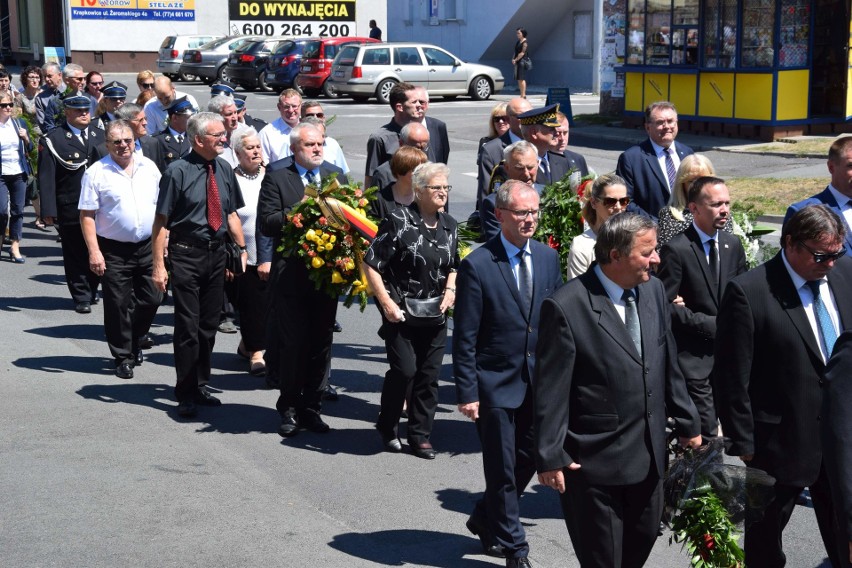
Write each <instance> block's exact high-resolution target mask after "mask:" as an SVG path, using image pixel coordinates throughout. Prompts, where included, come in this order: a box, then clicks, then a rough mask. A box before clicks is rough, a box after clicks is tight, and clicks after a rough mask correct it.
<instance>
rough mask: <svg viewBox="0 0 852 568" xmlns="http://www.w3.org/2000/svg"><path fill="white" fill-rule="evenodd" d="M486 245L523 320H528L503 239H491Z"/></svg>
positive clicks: (528, 316)
mask: <svg viewBox="0 0 852 568" xmlns="http://www.w3.org/2000/svg"><path fill="white" fill-rule="evenodd" d="M486 246H487V247H488V248H489V249H490V250H491V255H492V258H493V259H494V262H496V263H497V268H498V269H499V270H500V274H501V275H502V276H503V280H504V281H505V282H506V287H507V288H509V292H510V293H511V294H512V298H514V299H515V304H517V306H518V310H519V311H520V312H521V315H522V316H523V317H524V320H526V321H527V322H528V321H529V320H530V315H529V314H528V313H524V312H525V311H526V308H525V307H524V302H523V300H521V293H520V292H519V291H518V282H517V281H516V280H515V275H514V273H512V268H511V266H510V265H509V257H508V255H507V254H506V247H504V246H503V241H501V240H500V238H499V237H498V238H496V239H491V241H489V242H488V244H487V245H486ZM534 258H535V257H533V259H534ZM533 262H535V260H533ZM533 282H535V267H533ZM533 289H535V284H533Z"/></svg>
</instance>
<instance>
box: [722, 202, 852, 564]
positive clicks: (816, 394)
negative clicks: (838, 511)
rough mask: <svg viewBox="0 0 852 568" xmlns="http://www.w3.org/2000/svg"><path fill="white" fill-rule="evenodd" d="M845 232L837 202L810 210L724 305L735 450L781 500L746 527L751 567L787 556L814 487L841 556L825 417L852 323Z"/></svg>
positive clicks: (736, 284)
mask: <svg viewBox="0 0 852 568" xmlns="http://www.w3.org/2000/svg"><path fill="white" fill-rule="evenodd" d="M845 236H846V230H845V228H844V226H843V223H842V222H841V221H840V218H839V217H838V216H837V214H836V213H834V211H832V210H831V209H830V208H829V207H827V206H825V205H810V206H808V207H805V208H803V209H801V210H800V211H798V212H797V213H795V214H794V215H793V216H792V217H791V218H790V220H789V221H787V223H786V224H785V225H784V228H783V229H782V233H781V244H782V246H783V249H782V251H781V252H779V253H778V254H777V255H776V256H775V257H774V258H772V259H770V260H769V261H767V262H766V263H764V264H762V265H760V266H758V267H757V268H755V269H753V270H750V271H749V272H746V273H745V274H743V275H741V276H738V277H737V278H734V279H733V280H732V281H731V282H730V283H729V284H728V287H727V289H726V290H725V294H724V296H723V298H722V305H721V306H720V308H719V315H718V317H717V319H716V350H715V363H714V366H713V381H714V384H713V392H714V394H715V396H716V408H717V410H718V412H719V419H720V420H721V422H722V431H723V432H724V434H725V437H726V438H727V440H726V442H727V453H728V454H729V455H732V456H739V457H740V458H741V459H742V460H743V461H744V462H745V463H746V464H747V465H748V466H749V467H754V468H758V469H761V470H764V471H766V472H767V473H769V474H770V475H771V476H773V477H775V479H776V484H775V499H774V500H773V501H772V503H771V504H770V505H769V506H768V508H767V509H766V511H764V512H763V515H762V518H761V519H760V520H759V521H757V522H755V523H753V524H751V525H750V526H747V527H746V529H745V555H746V557H745V561H746V565H747V566H749V568H761V567H773V568H774V567H781V566H784V565H785V562H786V558H785V556H784V552H783V550H782V545H781V536H782V532H783V530H784V527H785V526H786V525H787V522H788V521H789V520H790V515H791V514H792V512H793V507H794V506H795V504H796V498H797V497H798V496H799V493H801V491H802V489H803V488H805V487H809V488H810V494H811V499H812V500H813V506H814V512H815V513H816V517H817V523H818V524H819V527H820V533H821V535H822V539H823V543H824V544H825V549H826V551H827V552H828V556H829V558H830V559H831V562H832V565H833V566H840V565H841V564H840V562H839V559H840V558H841V555H840V552H839V541H838V539H837V534H836V532H837V524H836V519H835V518H834V511H833V508H832V505H831V495H830V491H829V488H828V483H827V479H826V474H825V469H824V467H823V450H822V444H821V443H820V430H819V424H820V404H821V401H822V392H821V390H822V387H823V373H824V371H825V362H826V361H827V360H828V358H829V357H830V355H831V352H832V347H833V345H834V342H835V340H836V338H837V335H838V334H839V332H840V331H841V330H843V329H844V328H846V327H848V326H850V325H852V259H848V258H840V257H842V256H843V255H844V254H845V252H846V249H845V248H844V246H843V241H844V238H845Z"/></svg>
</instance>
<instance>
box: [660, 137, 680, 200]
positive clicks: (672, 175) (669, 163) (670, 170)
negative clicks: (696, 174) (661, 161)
mask: <svg viewBox="0 0 852 568" xmlns="http://www.w3.org/2000/svg"><path fill="white" fill-rule="evenodd" d="M663 152H665V153H666V176H667V177H668V178H669V191H672V190H673V189H674V186H675V179H676V178H677V171H676V170H675V167H674V160H672V152H674V148H672V147H671V146H669V147H668V148H666V149H665V150H663Z"/></svg>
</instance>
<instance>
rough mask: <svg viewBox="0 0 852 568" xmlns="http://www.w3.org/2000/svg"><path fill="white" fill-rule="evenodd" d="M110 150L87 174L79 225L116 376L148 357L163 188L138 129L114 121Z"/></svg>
mask: <svg viewBox="0 0 852 568" xmlns="http://www.w3.org/2000/svg"><path fill="white" fill-rule="evenodd" d="M104 135H105V136H106V145H107V149H108V150H109V155H108V156H106V157H105V158H103V159H101V160H99V161H98V162H96V163H95V164H93V165H92V167H90V168H89V169H88V171H86V173H85V174H84V175H83V187H82V190H81V192H80V202H79V204H78V206H79V209H80V225H81V227H82V230H83V238H84V239H85V240H86V245H87V246H88V249H89V268H90V269H91V271H92V272H94V273H95V274H97V275H98V276H100V277H101V279H102V282H103V290H104V330H105V332H106V338H107V344H108V345H109V350H110V353H112V356H113V358H114V359H115V376H117V377H118V378H120V379H132V378H133V367H134V366H135V365H141V364H142V361H143V360H144V358H143V356H142V349H141V348H140V347H139V340H140V339H141V338H142V336H144V335H145V334H146V333H148V329H149V328H150V327H151V322H153V321H154V316H155V315H156V314H157V307H158V306H159V305H160V300H161V298H162V296H161V294H160V291H159V290H157V288H156V287H155V286H154V281H153V280H152V279H151V274H152V272H153V259H152V256H151V228H152V226H153V224H154V208H155V207H156V205H157V194H158V193H159V187H160V172H159V170H158V169H157V165H156V164H154V162H152V161H151V160H149V159H148V158H146V157H144V156H135V155H134V153H133V133H132V131H131V129H130V125H129V124H128V123H127V122H125V121H123V120H112V121H110V122H109V123H108V124H107V126H106V131H105V133H104Z"/></svg>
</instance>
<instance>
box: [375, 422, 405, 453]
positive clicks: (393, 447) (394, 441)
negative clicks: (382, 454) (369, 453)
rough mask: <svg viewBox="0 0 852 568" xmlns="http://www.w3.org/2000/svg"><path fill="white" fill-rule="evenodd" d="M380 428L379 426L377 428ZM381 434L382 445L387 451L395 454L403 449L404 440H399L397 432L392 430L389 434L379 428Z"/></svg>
mask: <svg viewBox="0 0 852 568" xmlns="http://www.w3.org/2000/svg"><path fill="white" fill-rule="evenodd" d="M376 429H377V430H378V428H376ZM379 435H380V436H381V437H382V446H383V447H384V449H385V451H386V452H391V453H394V454H398V453H399V452H401V451H402V442H400V441H399V438H397V436H396V434H394V433H393V432H391V433H390V434H388V433H387V432H382V431H381V430H379Z"/></svg>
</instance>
